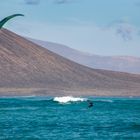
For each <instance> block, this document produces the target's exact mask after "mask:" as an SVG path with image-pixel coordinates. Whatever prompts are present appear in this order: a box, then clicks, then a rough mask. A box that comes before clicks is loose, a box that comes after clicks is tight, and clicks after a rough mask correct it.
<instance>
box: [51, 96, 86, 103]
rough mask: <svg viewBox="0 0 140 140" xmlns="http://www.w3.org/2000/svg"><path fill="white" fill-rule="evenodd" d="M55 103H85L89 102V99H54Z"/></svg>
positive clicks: (67, 97)
mask: <svg viewBox="0 0 140 140" xmlns="http://www.w3.org/2000/svg"><path fill="white" fill-rule="evenodd" d="M53 101H56V102H59V103H69V102H83V101H87V99H86V98H80V97H72V96H64V97H54V99H53Z"/></svg>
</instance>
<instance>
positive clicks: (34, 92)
mask: <svg viewBox="0 0 140 140" xmlns="http://www.w3.org/2000/svg"><path fill="white" fill-rule="evenodd" d="M2 96H5V97H8V96H9V97H10V96H11V97H12V96H97V97H140V95H139V94H138V91H127V90H113V89H112V91H111V90H97V89H93V90H63V89H61V90H60V89H48V88H0V97H2Z"/></svg>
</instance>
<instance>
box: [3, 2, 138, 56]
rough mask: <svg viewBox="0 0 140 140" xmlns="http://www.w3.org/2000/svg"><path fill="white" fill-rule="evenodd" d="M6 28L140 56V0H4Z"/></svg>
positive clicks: (82, 47)
mask: <svg viewBox="0 0 140 140" xmlns="http://www.w3.org/2000/svg"><path fill="white" fill-rule="evenodd" d="M0 9H1V10H0V19H3V18H4V17H5V16H8V15H11V14H15V13H21V14H24V15H25V17H16V18H15V19H12V20H11V21H9V22H7V24H6V25H5V28H8V29H9V30H12V31H14V32H16V33H18V34H20V35H23V36H29V37H32V38H36V39H40V40H45V41H51V42H56V43H60V44H64V45H67V46H69V47H71V48H74V49H77V50H80V51H83V52H88V53H91V54H99V55H129V56H139V57H140V14H139V13H140V0H0Z"/></svg>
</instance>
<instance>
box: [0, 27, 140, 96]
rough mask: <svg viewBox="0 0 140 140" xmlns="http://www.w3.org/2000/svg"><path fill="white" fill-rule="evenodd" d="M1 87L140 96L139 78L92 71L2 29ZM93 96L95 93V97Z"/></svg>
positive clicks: (125, 74) (138, 76) (0, 43)
mask: <svg viewBox="0 0 140 140" xmlns="http://www.w3.org/2000/svg"><path fill="white" fill-rule="evenodd" d="M0 88H48V89H52V90H54V89H56V90H58V91H59V90H65V91H82V90H83V91H87V92H88V91H95V92H97V93H98V92H99V91H100V92H103V95H106V93H108V92H111V93H112V95H121V94H124V95H126V94H128V95H132V94H133V93H135V95H140V93H139V91H140V75H134V74H128V73H121V72H113V71H106V70H98V69H90V68H88V67H85V66H82V65H80V64H77V63H75V62H72V61H70V60H67V59H65V58H63V57H61V56H59V55H57V54H55V53H53V52H51V51H49V50H47V49H45V48H43V47H41V46H38V45H36V44H35V43H32V42H30V41H28V40H27V39H25V38H23V37H20V36H19V35H17V34H15V33H13V32H11V31H8V30H6V29H2V30H0ZM93 95H94V94H93Z"/></svg>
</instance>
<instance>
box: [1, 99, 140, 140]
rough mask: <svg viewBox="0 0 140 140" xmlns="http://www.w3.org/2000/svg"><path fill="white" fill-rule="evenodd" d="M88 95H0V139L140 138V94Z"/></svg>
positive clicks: (90, 139)
mask: <svg viewBox="0 0 140 140" xmlns="http://www.w3.org/2000/svg"><path fill="white" fill-rule="evenodd" d="M87 98H88V99H90V100H92V102H93V107H91V108H89V107H88V102H87ZM87 98H74V97H70V98H69V97H67V98H53V97H6V98H5V97H1V98H0V140H75V139H76V140H94V139H95V140H96V139H97V140H98V139H99V140H100V139H107V140H109V139H116V140H119V139H138V140H139V139H140V98H111V97H110V98H109V97H108V98H97V97H87Z"/></svg>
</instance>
